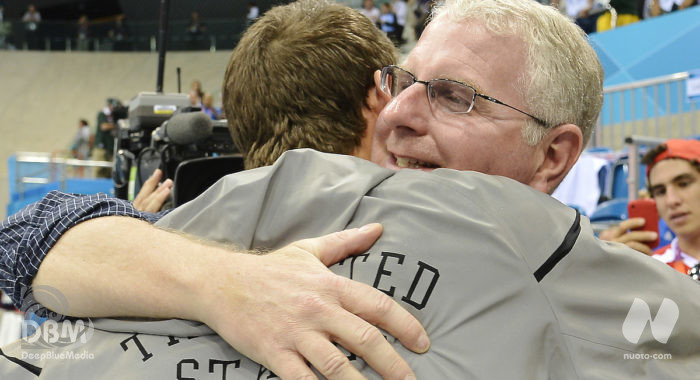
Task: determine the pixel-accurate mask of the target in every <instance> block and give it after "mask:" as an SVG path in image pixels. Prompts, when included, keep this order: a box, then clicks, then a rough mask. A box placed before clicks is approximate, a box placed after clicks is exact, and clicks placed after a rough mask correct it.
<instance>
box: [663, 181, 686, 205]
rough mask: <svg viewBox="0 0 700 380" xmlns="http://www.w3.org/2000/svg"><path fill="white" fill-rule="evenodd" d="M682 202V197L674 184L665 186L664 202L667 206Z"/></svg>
mask: <svg viewBox="0 0 700 380" xmlns="http://www.w3.org/2000/svg"><path fill="white" fill-rule="evenodd" d="M682 202H683V199H682V197H681V195H680V193H679V192H678V189H677V188H676V187H675V186H669V187H667V188H666V203H667V204H668V205H669V207H674V206H678V205H680V204H681V203H682Z"/></svg>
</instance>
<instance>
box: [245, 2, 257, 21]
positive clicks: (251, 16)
mask: <svg viewBox="0 0 700 380" xmlns="http://www.w3.org/2000/svg"><path fill="white" fill-rule="evenodd" d="M258 17H260V9H259V8H258V6H257V5H255V2H254V1H251V2H249V3H248V13H247V14H246V16H245V20H246V25H247V26H250V25H251V24H252V23H254V22H255V20H257V19H258Z"/></svg>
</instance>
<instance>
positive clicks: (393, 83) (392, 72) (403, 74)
mask: <svg viewBox="0 0 700 380" xmlns="http://www.w3.org/2000/svg"><path fill="white" fill-rule="evenodd" d="M414 82H415V80H414V78H413V75H411V73H409V72H408V71H405V70H402V69H400V68H398V67H395V66H388V67H385V68H384V69H383V70H382V90H383V91H384V92H386V93H387V94H389V95H391V96H392V97H396V96H398V95H399V94H400V93H401V91H403V90H405V89H407V88H408V87H410V86H411V85H412V84H413V83H414Z"/></svg>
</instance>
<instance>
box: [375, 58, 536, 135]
mask: <svg viewBox="0 0 700 380" xmlns="http://www.w3.org/2000/svg"><path fill="white" fill-rule="evenodd" d="M390 69H395V70H400V71H403V72H404V73H406V74H408V75H409V76H410V77H411V79H412V80H413V83H411V85H410V86H412V85H414V84H416V83H421V84H424V85H425V88H426V91H427V95H428V101H429V102H430V104H431V106H432V104H433V102H434V101H435V100H434V99H433V97H431V96H430V89H431V87H432V86H433V83H435V82H452V83H456V84H459V85H462V86H466V87H468V88H469V89H470V90H471V91H472V92H473V93H474V95H472V102H471V104H470V105H469V109H467V110H466V111H450V110H447V112H449V113H454V114H467V113H469V112H471V110H472V109H473V108H474V103H475V102H476V97H477V96H478V97H480V98H482V99H485V100H488V101H489V102H492V103H496V104H500V105H503V106H506V107H508V108H510V109H513V110H515V111H518V112H520V113H521V114H523V115H526V116H529V117H531V118H533V119H534V120H535V121H536V122H537V123H538V124H540V125H542V126H544V127H546V126H547V123H545V122H544V120H542V119H540V118H538V117H536V116H533V115H530V114H529V113H527V112H525V111H523V110H520V109H517V108H515V107H513V106H511V105H509V104H506V103H504V102H502V101H500V100H498V99H496V98H493V97H491V96H488V95H486V94H482V93H479V92H478V91H476V89H475V88H474V87H472V86H470V85H468V84H466V83H463V82H460V81H457V80H454V79H446V78H436V79H431V80H427V81H425V80H420V79H416V76H415V75H413V73H411V72H410V71H408V70H406V69H404V68H401V67H399V66H396V65H389V66H385V67H383V68H382V75H381V82H380V86H381V89H382V91H384V92H385V93H387V94H389V95H390V96H391V97H392V98H393V97H394V95H392V94H391V91H390V90H388V88H387V86H386V78H387V76H388V75H389V70H390ZM410 86H408V87H410ZM408 87H406V88H405V89H403V90H401V92H403V91H405V90H406V89H407V88H408ZM397 96H398V94H397Z"/></svg>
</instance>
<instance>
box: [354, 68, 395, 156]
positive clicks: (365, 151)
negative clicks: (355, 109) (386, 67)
mask: <svg viewBox="0 0 700 380" xmlns="http://www.w3.org/2000/svg"><path fill="white" fill-rule="evenodd" d="M380 79H381V71H379V70H377V71H376V72H375V73H374V83H375V85H374V86H372V87H371V88H370V89H369V90H368V91H367V98H366V99H365V103H366V106H364V107H362V116H363V117H364V119H365V122H366V123H367V124H366V128H365V133H364V135H363V136H362V140H361V141H360V145H358V146H356V147H355V149H354V151H353V153H352V154H353V156H355V157H360V158H364V159H366V160H369V159H370V154H371V152H372V137H373V136H374V126H375V124H376V123H377V118H378V117H379V113H380V112H382V109H384V107H385V106H386V105H387V104H388V103H389V101H390V100H391V96H389V95H388V94H386V93H385V92H384V91H382V90H381V89H380V87H379V84H380V82H379V81H380Z"/></svg>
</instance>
